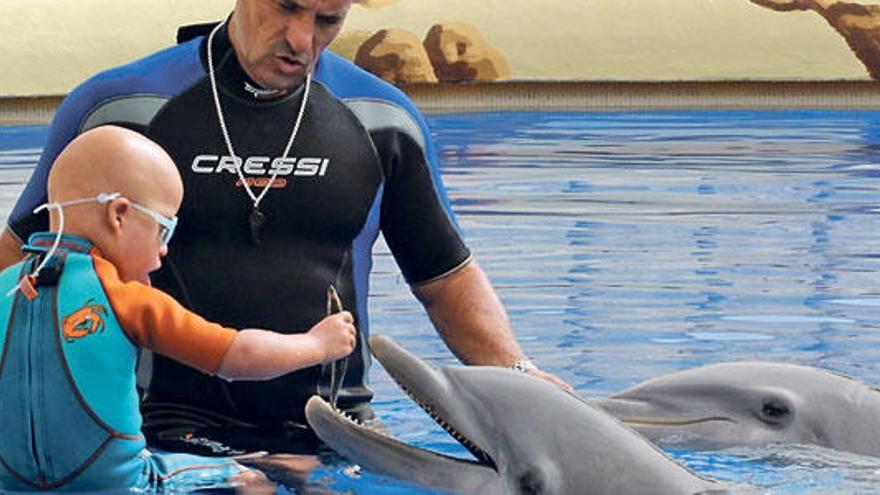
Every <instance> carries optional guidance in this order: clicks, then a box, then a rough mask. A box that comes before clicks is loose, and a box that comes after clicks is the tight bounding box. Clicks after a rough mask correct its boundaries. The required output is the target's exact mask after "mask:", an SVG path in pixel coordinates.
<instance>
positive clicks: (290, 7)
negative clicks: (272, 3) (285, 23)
mask: <svg viewBox="0 0 880 495" xmlns="http://www.w3.org/2000/svg"><path fill="white" fill-rule="evenodd" d="M278 5H279V7H281V10H283V11H285V12H298V11H299V8H300V7H299V5H297V4H295V3H291V2H279V3H278Z"/></svg>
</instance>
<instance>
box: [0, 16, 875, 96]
mask: <svg viewBox="0 0 880 495" xmlns="http://www.w3.org/2000/svg"><path fill="white" fill-rule="evenodd" d="M233 3H234V2H233V0H149V1H144V0H137V1H135V0H0V33H3V42H2V43H0V60H2V61H3V66H4V70H3V75H2V76H0V96H24V95H44V94H63V93H66V92H68V91H69V90H70V89H71V88H72V87H73V86H74V85H75V84H76V83H77V82H79V81H81V80H82V79H84V78H85V77H87V76H88V75H89V74H92V73H94V72H96V71H97V70H100V69H102V68H106V67H110V66H113V65H116V64H118V63H121V62H124V61H128V60H131V59H134V58H137V57H139V56H142V55H145V54H148V53H150V52H152V51H154V50H156V49H158V48H161V47H163V46H168V45H169V44H170V43H173V40H174V34H175V31H176V27H177V26H178V25H180V24H185V23H191V22H200V21H207V20H213V19H220V18H222V17H223V16H224V15H225V14H226V13H227V12H228V10H229V9H230V8H231V6H232V4H233ZM372 3H373V4H376V5H378V7H375V8H365V7H360V6H358V7H355V8H354V9H353V11H352V13H351V15H350V16H349V20H348V23H347V25H346V30H345V32H344V33H343V35H342V37H341V39H340V43H339V44H338V47H339V48H340V49H341V50H342V51H347V52H349V53H350V52H351V49H352V47H353V46H354V44H353V41H357V40H362V39H363V38H364V37H365V36H367V35H368V34H370V33H372V32H375V30H377V29H380V28H384V27H398V28H404V29H408V30H410V31H412V32H414V33H416V34H418V35H419V36H424V34H425V32H426V31H427V29H428V27H430V26H431V25H432V24H434V23H437V22H443V21H466V22H470V23H472V24H474V25H476V26H477V27H478V28H479V29H480V31H481V32H482V33H483V35H484V36H485V37H486V38H487V39H488V41H489V42H490V43H491V44H493V45H494V46H495V47H497V48H498V49H499V50H501V52H503V53H504V54H505V57H506V59H507V62H508V64H509V65H510V69H511V72H512V75H511V77H512V78H513V79H531V80H533V79H549V80H571V79H575V80H636V81H657V80H690V81H693V80H726V79H736V80H741V79H751V80H754V79H758V80H772V79H785V80H791V79H795V80H834V79H866V78H867V73H866V71H865V68H864V67H863V66H862V65H861V64H860V63H859V61H858V60H857V59H856V58H855V56H854V55H853V54H852V52H851V51H850V50H849V48H848V47H847V45H846V44H845V43H844V41H843V39H842V38H841V37H840V36H839V35H838V34H837V33H836V32H835V31H834V30H833V29H832V28H831V27H830V26H828V24H827V23H826V22H825V21H824V20H823V19H822V18H821V17H820V16H819V15H817V14H815V13H800V12H794V13H777V12H771V11H769V10H766V9H763V8H761V7H757V6H755V5H754V4H752V3H751V2H749V1H748V0H540V1H536V0H397V1H389V0H380V1H377V0H373V2H372ZM347 41H348V44H346V42H347Z"/></svg>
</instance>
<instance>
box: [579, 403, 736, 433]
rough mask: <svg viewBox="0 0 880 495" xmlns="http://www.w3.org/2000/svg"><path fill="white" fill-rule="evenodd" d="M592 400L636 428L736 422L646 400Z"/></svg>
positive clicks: (624, 422) (728, 418) (662, 427)
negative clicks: (678, 410)
mask: <svg viewBox="0 0 880 495" xmlns="http://www.w3.org/2000/svg"><path fill="white" fill-rule="evenodd" d="M590 402H591V403H592V404H593V405H594V406H597V407H599V408H601V409H604V410H605V411H606V412H608V413H609V414H611V415H612V416H614V417H616V418H617V419H618V420H619V421H620V422H621V423H623V424H625V425H627V426H629V427H631V428H636V429H643V428H657V429H664V428H666V429H674V428H686V427H691V426H698V425H706V424H712V423H730V424H734V423H736V421H735V420H734V419H733V418H730V417H727V416H720V415H719V416H713V415H706V416H690V417H688V416H687V415H683V414H678V413H675V412H670V411H669V410H668V408H666V407H664V406H663V405H661V404H655V403H653V402H651V401H646V400H639V399H632V398H624V397H606V398H602V399H594V400H591V401H590Z"/></svg>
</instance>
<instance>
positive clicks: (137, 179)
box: [48, 126, 183, 204]
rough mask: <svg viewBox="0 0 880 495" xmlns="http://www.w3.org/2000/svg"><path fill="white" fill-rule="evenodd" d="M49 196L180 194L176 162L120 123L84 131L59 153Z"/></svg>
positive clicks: (138, 198)
mask: <svg viewBox="0 0 880 495" xmlns="http://www.w3.org/2000/svg"><path fill="white" fill-rule="evenodd" d="M48 192H49V201H50V202H63V201H69V200H72V199H79V198H88V197H94V196H96V195H98V194H99V193H102V192H104V193H113V192H120V193H122V195H123V196H125V197H127V198H129V199H131V200H133V201H140V202H148V200H149V199H150V198H155V199H158V200H166V201H169V202H171V203H178V204H179V202H180V200H179V199H177V200H176V201H175V199H174V198H180V197H181V196H182V195H183V184H182V183H181V180H180V175H179V174H178V172H177V168H176V167H175V166H174V162H173V161H172V160H171V158H170V157H169V156H168V154H167V153H165V150H163V149H162V148H161V147H160V146H159V145H157V144H156V143H154V142H152V141H150V140H149V139H147V138H145V137H144V136H142V135H140V134H138V133H136V132H134V131H130V130H128V129H123V128H121V127H114V126H103V127H98V128H95V129H92V130H90V131H87V132H85V133H83V134H81V135H80V136H78V137H77V138H76V139H74V140H73V141H71V142H70V144H68V145H67V147H66V148H65V149H64V151H62V152H61V154H60V155H58V158H57V159H56V160H55V164H54V165H52V171H51V172H50V173H49V184H48Z"/></svg>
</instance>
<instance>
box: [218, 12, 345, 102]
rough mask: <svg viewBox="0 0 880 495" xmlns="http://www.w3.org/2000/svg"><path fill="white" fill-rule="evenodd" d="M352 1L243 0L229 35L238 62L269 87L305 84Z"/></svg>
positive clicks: (234, 15) (261, 83)
mask: <svg viewBox="0 0 880 495" xmlns="http://www.w3.org/2000/svg"><path fill="white" fill-rule="evenodd" d="M351 4H352V0H237V2H236V4H235V12H234V13H233V15H232V19H231V21H230V25H229V36H230V38H231V40H232V45H233V47H235V52H236V54H237V56H238V61H239V63H240V64H241V66H242V68H244V70H245V72H246V73H247V74H248V76H250V78H251V79H253V80H254V81H255V82H257V83H258V84H260V85H261V86H263V87H264V88H266V89H281V90H289V89H292V88H295V87H297V86H299V85H300V84H302V82H303V81H304V80H305V78H306V75H307V74H308V73H309V72H311V71H312V69H313V68H314V66H315V62H316V61H317V60H318V55H320V54H321V52H322V51H323V50H324V48H326V47H327V45H328V44H330V42H331V41H333V39H334V38H335V37H336V35H337V34H338V33H339V30H340V29H341V28H342V23H343V21H344V20H345V16H346V14H348V10H349V8H351Z"/></svg>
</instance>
